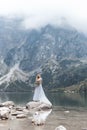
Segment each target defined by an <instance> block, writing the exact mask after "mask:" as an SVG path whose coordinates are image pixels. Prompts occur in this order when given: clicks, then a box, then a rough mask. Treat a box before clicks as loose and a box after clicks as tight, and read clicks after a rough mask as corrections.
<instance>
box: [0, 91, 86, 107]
mask: <svg viewBox="0 0 87 130" xmlns="http://www.w3.org/2000/svg"><path fill="white" fill-rule="evenodd" d="M46 95H47V97H48V99H49V100H50V101H51V102H52V104H53V105H54V106H74V107H87V94H85V93H82V94H79V93H74V94H71V93H59V92H56V93H50V92H46ZM32 97H33V92H32V91H31V92H27V93H0V103H1V102H4V101H7V100H12V101H14V103H15V104H20V105H25V104H26V103H27V102H29V101H31V100H32Z"/></svg>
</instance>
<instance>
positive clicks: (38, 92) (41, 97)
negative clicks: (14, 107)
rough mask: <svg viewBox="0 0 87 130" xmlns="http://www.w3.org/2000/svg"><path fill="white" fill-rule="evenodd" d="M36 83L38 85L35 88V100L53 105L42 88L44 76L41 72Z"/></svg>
mask: <svg viewBox="0 0 87 130" xmlns="http://www.w3.org/2000/svg"><path fill="white" fill-rule="evenodd" d="M35 83H36V85H37V86H36V87H35V90H34V95H33V101H40V102H43V103H46V104H49V105H52V104H51V102H50V101H49V100H48V98H47V97H46V95H45V93H44V90H43V88H42V78H41V75H40V74H38V75H37V76H36V81H35Z"/></svg>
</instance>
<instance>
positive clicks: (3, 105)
mask: <svg viewBox="0 0 87 130" xmlns="http://www.w3.org/2000/svg"><path fill="white" fill-rule="evenodd" d="M0 106H1V107H9V108H11V107H13V106H15V104H14V102H13V101H6V102H3V103H1V104H0Z"/></svg>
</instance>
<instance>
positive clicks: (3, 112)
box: [0, 107, 10, 119]
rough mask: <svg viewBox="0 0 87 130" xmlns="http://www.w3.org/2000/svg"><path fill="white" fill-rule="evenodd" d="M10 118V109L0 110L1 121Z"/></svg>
mask: <svg viewBox="0 0 87 130" xmlns="http://www.w3.org/2000/svg"><path fill="white" fill-rule="evenodd" d="M9 116H10V109H9V108H7V107H1V108H0V119H8V118H9Z"/></svg>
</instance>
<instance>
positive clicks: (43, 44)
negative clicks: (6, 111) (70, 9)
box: [0, 20, 87, 91]
mask: <svg viewBox="0 0 87 130" xmlns="http://www.w3.org/2000/svg"><path fill="white" fill-rule="evenodd" d="M9 21H11V25H10V22H9ZM21 21H22V20H8V21H7V22H6V21H5V25H6V27H5V28H4V26H2V30H3V35H5V34H4V33H5V32H8V33H7V34H8V35H7V36H6V37H4V38H3V37H0V41H2V42H1V43H0V46H2V43H4V49H6V50H7V51H5V52H3V47H1V49H0V52H1V53H2V52H3V53H2V57H3V63H4V65H5V66H6V67H4V69H5V68H7V69H6V70H4V71H3V73H2V75H1V78H0V88H1V90H4V91H16V90H17V89H18V90H19V91H22V90H23V91H25V90H30V88H31V87H32V86H34V81H35V76H36V74H37V73H41V74H42V77H43V86H44V87H45V88H46V89H49V90H50V89H58V88H66V87H69V86H72V85H77V84H78V83H80V82H83V81H86V79H87V37H86V36H85V35H84V34H83V33H80V32H78V31H77V30H76V29H75V28H73V27H70V26H69V28H68V26H67V27H64V26H63V27H55V26H52V25H46V26H45V27H43V28H41V29H39V30H35V29H33V30H29V29H28V30H26V29H22V28H21V26H20V25H21ZM0 22H1V21H0ZM8 26H9V28H11V30H10V29H9V28H7V27H8ZM15 31H16V33H15ZM0 33H1V32H0ZM1 34H2V33H1ZM16 65H18V71H13V70H15V69H13V68H15V66H16ZM16 67H17V66H16ZM20 71H22V72H23V73H24V75H22V73H20ZM11 72H12V73H11ZM15 72H16V75H17V77H15ZM11 74H12V75H14V78H11V77H12V75H11ZM26 74H27V79H26V78H25V79H26V80H23V79H24V77H26ZM9 75H11V76H10V78H9V80H8V77H9ZM20 75H22V78H20V77H21V76H20ZM3 79H4V80H3ZM14 79H15V80H14ZM11 81H12V82H11ZM20 81H21V82H20ZM2 82H3V84H4V83H5V84H4V86H8V87H4V88H3V89H2V86H3V85H2ZM15 83H16V86H15V87H14V89H13V87H11V86H14V84H15ZM19 84H20V85H19ZM21 84H22V85H23V88H22V89H19V88H18V86H17V85H19V86H21ZM20 88H21V87H20Z"/></svg>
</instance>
